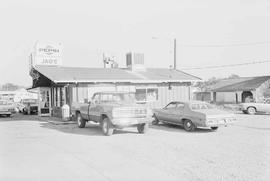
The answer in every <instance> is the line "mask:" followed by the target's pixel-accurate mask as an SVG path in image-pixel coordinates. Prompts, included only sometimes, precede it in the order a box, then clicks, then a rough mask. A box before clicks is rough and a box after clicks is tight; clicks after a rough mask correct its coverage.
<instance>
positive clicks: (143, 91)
mask: <svg viewBox="0 0 270 181" xmlns="http://www.w3.org/2000/svg"><path fill="white" fill-rule="evenodd" d="M135 96H136V100H137V101H138V102H153V101H157V100H158V89H157V88H139V89H136V94H135Z"/></svg>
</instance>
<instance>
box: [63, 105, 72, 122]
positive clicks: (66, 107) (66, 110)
mask: <svg viewBox="0 0 270 181" xmlns="http://www.w3.org/2000/svg"><path fill="white" fill-rule="evenodd" d="M69 112H70V108H69V105H67V104H65V105H63V106H62V119H63V120H66V121H68V120H69V118H70V115H69Z"/></svg>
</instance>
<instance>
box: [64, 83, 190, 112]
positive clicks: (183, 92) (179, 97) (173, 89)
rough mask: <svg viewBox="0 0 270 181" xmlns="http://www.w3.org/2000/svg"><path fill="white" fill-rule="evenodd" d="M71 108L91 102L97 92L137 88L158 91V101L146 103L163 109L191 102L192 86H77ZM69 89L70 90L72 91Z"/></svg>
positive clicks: (74, 86)
mask: <svg viewBox="0 0 270 181" xmlns="http://www.w3.org/2000/svg"><path fill="white" fill-rule="evenodd" d="M70 86H71V88H70V89H71V91H70V92H69V94H70V95H71V96H70V97H71V99H70V102H71V106H75V107H76V105H78V104H80V103H83V102H84V101H85V99H88V100H91V97H92V94H93V93H94V92H96V91H114V90H115V91H129V92H135V91H136V88H156V89H158V100H157V101H150V102H145V103H142V104H146V105H147V107H149V108H162V107H164V106H165V105H167V104H168V103H169V102H171V101H188V100H190V84H187V83H171V84H170V85H169V83H163V84H113V83H112V84H77V85H70ZM70 89H69V90H70Z"/></svg>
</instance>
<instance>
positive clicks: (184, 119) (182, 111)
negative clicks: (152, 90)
mask: <svg viewBox="0 0 270 181" xmlns="http://www.w3.org/2000/svg"><path fill="white" fill-rule="evenodd" d="M153 113H154V114H153V117H154V121H153V122H152V123H153V124H154V125H157V124H158V123H159V122H164V123H169V124H175V125H181V126H183V127H184V129H185V130H186V131H194V130H195V128H198V127H204V128H210V129H211V130H217V129H218V127H219V126H227V125H229V124H232V123H233V122H234V121H235V120H236V118H235V115H234V114H231V113H228V112H226V111H223V110H220V109H217V108H215V107H214V106H212V105H211V104H209V103H206V102H201V101H188V102H179V101H174V102H170V103H169V104H168V105H167V106H165V107H164V108H162V109H154V110H153Z"/></svg>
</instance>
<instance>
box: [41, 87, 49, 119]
mask: <svg viewBox="0 0 270 181" xmlns="http://www.w3.org/2000/svg"><path fill="white" fill-rule="evenodd" d="M39 94H40V97H39V115H40V116H50V115H51V102H50V97H51V91H50V89H49V88H40V92H39Z"/></svg>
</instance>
